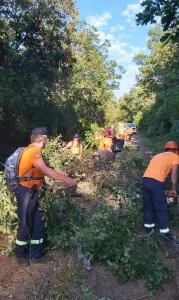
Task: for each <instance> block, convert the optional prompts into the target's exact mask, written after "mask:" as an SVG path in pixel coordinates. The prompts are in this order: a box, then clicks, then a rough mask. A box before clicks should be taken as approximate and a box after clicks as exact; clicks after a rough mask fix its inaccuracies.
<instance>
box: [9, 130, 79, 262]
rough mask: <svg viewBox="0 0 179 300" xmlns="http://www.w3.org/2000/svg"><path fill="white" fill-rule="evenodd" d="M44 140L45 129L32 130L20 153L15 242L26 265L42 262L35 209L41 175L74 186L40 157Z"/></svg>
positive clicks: (41, 231) (40, 229)
mask: <svg viewBox="0 0 179 300" xmlns="http://www.w3.org/2000/svg"><path fill="white" fill-rule="evenodd" d="M47 142H48V136H47V129H46V128H45V127H39V128H36V129H34V130H33V131H32V134H31V144H30V145H29V146H28V147H27V148H26V149H25V150H24V152H23V153H22V156H21V159H20V162H19V171H18V176H19V177H20V183H19V184H18V187H17V189H16V190H15V192H14V193H15V196H16V198H17V214H18V217H19V227H18V231H17V239H16V242H15V253H16V258H17V261H18V263H19V264H20V265H21V266H23V267H26V266H28V264H29V263H34V262H35V263H44V262H47V261H48V256H45V255H44V243H43V237H44V221H43V218H42V212H41V210H40V209H39V201H38V190H39V189H40V188H41V187H42V185H43V182H44V176H47V177H49V178H52V179H55V180H58V181H62V182H64V183H66V185H67V186H68V187H74V186H75V185H76V181H75V180H74V179H72V178H70V177H67V176H65V175H63V174H61V173H59V172H57V171H55V170H54V169H52V168H49V167H48V166H47V165H46V163H45V162H44V160H43V157H42V152H41V149H43V148H44V147H45V145H46V143H47Z"/></svg>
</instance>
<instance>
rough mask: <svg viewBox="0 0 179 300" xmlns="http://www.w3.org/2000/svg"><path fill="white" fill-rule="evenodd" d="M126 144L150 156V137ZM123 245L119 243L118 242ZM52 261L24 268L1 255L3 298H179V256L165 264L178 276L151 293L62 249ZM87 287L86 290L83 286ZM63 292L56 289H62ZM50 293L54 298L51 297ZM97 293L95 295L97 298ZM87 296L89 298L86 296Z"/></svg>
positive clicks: (140, 283)
mask: <svg viewBox="0 0 179 300" xmlns="http://www.w3.org/2000/svg"><path fill="white" fill-rule="evenodd" d="M126 146H127V147H130V148H133V149H137V150H139V151H140V153H141V154H142V155H143V156H144V158H149V157H150V155H151V152H150V151H148V141H147V139H145V138H143V137H141V136H139V135H135V136H133V138H132V141H131V142H130V143H129V142H127V143H126ZM119 246H120V245H119ZM53 258H54V262H53V264H46V265H40V264H36V265H32V266H31V267H27V268H25V269H23V268H21V267H20V266H18V265H17V263H16V261H15V259H14V257H4V256H0V266H1V273H0V300H8V299H12V300H26V299H28V300H32V299H45V300H47V299H49V300H51V299H55V300H58V299H61V300H94V299H100V298H101V299H102V297H104V298H103V299H104V300H107V299H111V300H142V299H144V300H178V299H179V274H178V269H179V256H178V253H176V255H175V259H168V260H167V261H166V263H167V264H168V266H171V267H172V269H173V270H174V272H175V278H174V280H173V281H171V282H170V283H166V284H165V285H164V291H161V292H158V293H157V294H156V295H155V296H150V295H149V293H148V291H147V289H146V288H145V287H144V281H143V280H136V281H134V282H128V283H125V284H121V283H119V281H117V279H116V277H115V276H114V275H113V274H112V273H111V272H110V271H109V270H108V269H107V268H106V267H104V266H103V265H101V264H99V263H95V264H94V265H92V268H91V269H90V270H86V269H84V267H83V266H82V265H81V264H79V261H77V259H76V255H70V254H68V253H66V252H64V251H62V250H58V251H54V253H53ZM82 286H83V287H84V288H85V292H84V291H82V288H81V287H82ZM59 290H60V292H56V291H59ZM49 292H50V294H51V297H49V296H48V293H49ZM92 295H93V296H92ZM94 295H95V297H96V298H94ZM87 296H88V297H87Z"/></svg>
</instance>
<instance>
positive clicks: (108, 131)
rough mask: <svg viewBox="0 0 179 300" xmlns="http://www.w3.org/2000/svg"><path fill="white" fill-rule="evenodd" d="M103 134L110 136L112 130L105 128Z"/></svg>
mask: <svg viewBox="0 0 179 300" xmlns="http://www.w3.org/2000/svg"><path fill="white" fill-rule="evenodd" d="M103 135H104V136H110V135H111V131H110V130H108V129H105V130H103Z"/></svg>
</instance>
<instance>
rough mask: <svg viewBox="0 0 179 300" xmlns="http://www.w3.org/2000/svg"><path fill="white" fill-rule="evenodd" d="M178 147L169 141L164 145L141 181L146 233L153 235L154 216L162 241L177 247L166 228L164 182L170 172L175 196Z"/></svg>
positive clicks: (178, 160)
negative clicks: (163, 148)
mask: <svg viewBox="0 0 179 300" xmlns="http://www.w3.org/2000/svg"><path fill="white" fill-rule="evenodd" d="M177 153H178V145H177V143H176V142H174V141H170V142H168V143H166V145H165V152H162V153H159V154H157V155H155V156H154V157H153V158H152V159H151V161H150V163H149V165H148V167H147V169H146V171H145V173H144V175H143V181H142V188H143V207H144V227H145V230H146V233H147V234H148V235H151V234H153V233H154V227H155V214H156V217H157V221H158V225H159V228H160V234H161V235H162V237H163V238H164V241H168V242H170V243H171V244H173V245H175V246H177V247H178V246H179V241H176V240H175V239H174V237H173V236H172V234H171V233H170V230H169V228H168V208H167V199H166V195H165V187H164V182H165V180H166V177H167V175H168V174H169V173H170V172H171V183H172V190H173V194H174V195H176V188H177V168H178V165H179V156H178V154H177Z"/></svg>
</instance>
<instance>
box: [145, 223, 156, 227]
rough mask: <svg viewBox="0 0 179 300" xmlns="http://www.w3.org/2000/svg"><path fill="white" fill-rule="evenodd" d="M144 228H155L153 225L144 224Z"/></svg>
mask: <svg viewBox="0 0 179 300" xmlns="http://www.w3.org/2000/svg"><path fill="white" fill-rule="evenodd" d="M144 227H146V228H154V227H155V224H154V223H153V224H144Z"/></svg>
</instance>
